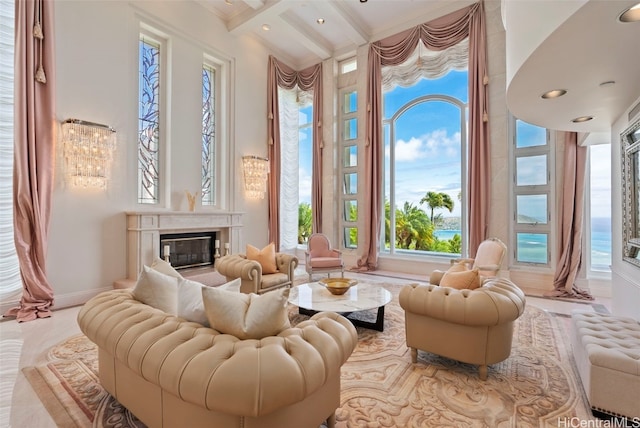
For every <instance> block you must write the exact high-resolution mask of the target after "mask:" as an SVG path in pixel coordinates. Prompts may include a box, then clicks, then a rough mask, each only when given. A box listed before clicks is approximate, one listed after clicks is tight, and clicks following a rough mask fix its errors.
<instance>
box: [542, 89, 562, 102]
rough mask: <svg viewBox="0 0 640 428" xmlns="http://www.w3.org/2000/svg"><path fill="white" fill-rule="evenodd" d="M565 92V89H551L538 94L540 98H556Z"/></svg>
mask: <svg viewBox="0 0 640 428" xmlns="http://www.w3.org/2000/svg"><path fill="white" fill-rule="evenodd" d="M566 93H567V90H566V89H552V90H551V91H547V92H545V93H544V94H542V95H540V96H541V97H542V98H544V99H545V100H546V99H550V98H558V97H561V96H563V95H564V94H566Z"/></svg>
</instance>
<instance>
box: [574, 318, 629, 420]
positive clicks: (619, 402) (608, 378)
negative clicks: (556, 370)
mask: <svg viewBox="0 0 640 428" xmlns="http://www.w3.org/2000/svg"><path fill="white" fill-rule="evenodd" d="M571 324H572V335H571V345H572V348H573V356H574V358H575V360H576V366H577V368H578V373H579V374H580V379H581V380H582V386H583V387H584V391H585V393H586V394H587V399H588V400H589V404H590V405H591V409H593V410H595V411H596V412H601V413H605V414H607V415H613V416H626V417H628V418H635V419H634V420H635V421H640V323H638V322H637V321H636V320H634V319H631V318H625V317H619V316H615V315H610V314H602V313H597V312H586V311H579V310H574V311H573V312H572V313H571Z"/></svg>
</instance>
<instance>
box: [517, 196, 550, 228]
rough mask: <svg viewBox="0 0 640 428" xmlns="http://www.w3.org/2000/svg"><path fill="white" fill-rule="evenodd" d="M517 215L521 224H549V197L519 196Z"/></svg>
mask: <svg viewBox="0 0 640 428" xmlns="http://www.w3.org/2000/svg"><path fill="white" fill-rule="evenodd" d="M516 200H517V207H516V210H517V211H516V213H517V217H518V220H517V221H518V223H520V224H547V217H548V216H547V195H546V194H545V195H518V196H517V197H516Z"/></svg>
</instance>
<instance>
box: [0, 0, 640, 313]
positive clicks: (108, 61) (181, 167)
mask: <svg viewBox="0 0 640 428" xmlns="http://www.w3.org/2000/svg"><path fill="white" fill-rule="evenodd" d="M257 3H263V2H257ZM275 3H279V2H275ZM370 3H373V1H372V2H370ZM471 3H472V2H469V1H466V2H453V3H451V2H450V3H449V4H447V5H446V6H445V5H442V7H440V8H434V9H435V10H434V11H432V12H431V13H429V14H425V15H421V16H415V17H412V20H411V22H405V23H404V24H403V25H400V26H397V27H395V28H384V29H383V30H380V31H375V32H374V33H373V34H371V35H370V39H368V40H366V43H363V44H362V45H361V46H358V47H356V48H354V49H353V50H352V51H350V52H346V51H345V52H339V53H338V55H337V56H333V55H332V56H331V57H330V58H328V59H324V58H323V59H322V62H323V65H324V81H325V87H324V92H323V94H324V95H325V100H333V99H335V98H336V96H337V88H336V87H335V86H334V85H333V84H332V82H334V80H335V79H336V77H335V76H334V74H333V70H334V68H336V67H337V64H338V62H339V60H342V59H344V58H348V57H350V56H351V57H353V56H355V57H356V58H357V61H358V65H359V68H358V73H359V75H358V76H359V77H358V85H362V86H359V87H362V88H363V90H362V93H364V86H365V77H366V74H365V73H366V71H365V68H364V67H360V66H361V65H364V64H367V54H368V43H369V42H371V41H375V40H378V39H379V38H381V37H385V36H388V35H391V34H394V33H395V32H398V31H401V30H404V29H406V28H409V27H410V26H411V25H417V24H419V23H423V22H428V21H430V20H432V19H434V18H436V17H438V16H440V15H441V14H445V13H449V12H452V11H454V10H457V9H459V8H461V7H464V6H466V5H469V4H471ZM576 3H579V2H576ZM584 3H594V1H591V2H584ZM612 3H613V4H619V7H617V6H616V7H615V9H616V11H617V12H616V13H619V12H621V11H622V10H623V9H624V8H625V7H628V6H629V5H630V4H631V3H632V2H612ZM359 6H362V7H366V6H367V4H366V2H365V3H364V4H361V5H359ZM575 7H577V6H575ZM612 7H613V6H612ZM617 9H620V10H619V11H618V10H617ZM54 11H55V55H56V66H55V70H54V71H53V72H51V76H52V77H51V79H52V80H53V81H55V87H56V99H55V106H56V116H57V119H58V120H59V121H60V122H62V121H64V120H65V119H68V118H78V119H82V120H87V121H91V122H97V123H103V124H108V125H109V126H111V127H113V128H114V129H115V130H116V141H117V144H116V149H115V153H114V160H113V165H112V171H111V178H110V181H109V183H108V187H107V189H106V190H105V191H94V190H86V189H75V188H72V187H71V186H69V184H68V183H67V182H66V181H65V172H64V170H63V165H64V159H63V153H62V150H61V145H60V147H58V148H59V149H60V150H57V151H56V173H55V183H54V192H53V197H52V198H53V199H52V208H51V223H50V232H49V240H48V252H47V258H46V261H47V277H48V279H49V281H50V283H51V284H52V287H53V289H54V294H55V306H54V307H53V309H54V310H58V309H62V308H66V307H72V306H76V305H81V304H83V303H84V302H86V301H87V300H88V299H89V298H91V297H93V296H94V295H96V294H98V293H99V292H101V291H105V290H108V289H111V288H112V286H113V283H114V282H116V281H118V280H121V279H123V278H127V277H128V276H129V273H128V263H129V258H128V257H127V254H126V248H127V245H128V244H127V217H126V214H125V213H127V212H171V211H178V212H185V213H188V212H189V209H188V202H187V198H186V194H185V190H188V191H191V192H193V191H195V190H197V189H200V187H201V176H200V161H201V154H200V148H201V146H200V142H201V127H200V117H201V105H200V104H199V101H200V99H199V97H200V92H199V91H200V84H201V80H200V74H199V72H200V70H201V66H202V61H203V56H206V57H209V58H215V59H216V60H218V61H220V62H219V64H220V65H221V66H222V68H221V69H222V70H224V74H223V76H225V78H226V79H227V80H225V81H224V87H225V88H227V91H226V92H225V93H224V94H221V95H222V96H223V98H222V99H221V100H220V103H221V108H222V112H221V123H222V126H221V127H220V129H219V138H220V139H221V140H222V141H223V142H225V144H224V145H222V150H221V151H220V152H219V153H217V155H218V158H219V164H218V166H219V169H220V172H219V174H220V175H219V177H220V187H219V193H218V196H219V198H220V201H221V203H220V206H219V207H216V208H210V207H203V206H202V205H200V204H198V205H197V206H196V212H197V213H207V212H215V211H216V210H219V211H224V212H233V213H242V227H241V228H240V231H239V232H238V233H237V234H236V235H234V237H233V238H231V237H230V238H229V240H230V241H231V243H232V248H231V251H232V252H234V253H235V252H242V251H243V250H244V247H245V245H246V244H253V245H256V246H258V247H263V246H265V245H267V244H268V242H269V234H268V218H269V215H270V214H269V204H268V198H265V199H248V198H246V197H245V189H244V178H243V171H242V161H241V159H242V157H243V156H246V155H257V156H262V157H267V156H268V150H269V147H268V138H267V135H268V111H267V102H266V96H267V95H266V94H267V85H268V80H267V74H268V62H269V56H270V55H274V56H275V57H277V58H279V59H280V60H282V61H283V62H285V63H287V62H289V63H290V65H291V66H294V67H295V68H296V69H302V68H305V67H307V66H311V65H313V64H314V62H308V60H306V59H303V60H301V61H300V62H299V63H297V62H295V60H294V59H292V58H289V57H288V56H286V55H285V54H284V53H283V52H280V51H278V50H276V49H274V48H272V47H267V45H265V44H263V43H262V42H261V41H260V39H259V38H257V37H256V36H254V35H253V34H252V33H250V32H247V33H242V31H241V30H238V29H236V30H234V31H229V27H230V26H229V23H228V22H225V20H224V19H223V18H221V17H220V16H219V15H217V14H215V13H214V12H213V11H212V10H210V9H209V8H207V7H205V6H204V5H203V3H202V2H195V1H194V2H191V1H184V2H172V1H167V2H138V1H135V2H120V1H98V0H94V1H58V2H55V7H54ZM485 11H486V16H487V20H486V21H487V22H486V24H487V28H486V33H487V52H488V53H487V57H488V78H489V82H490V83H489V113H488V116H489V117H488V120H489V123H490V141H491V164H492V169H491V173H492V176H491V186H492V187H491V195H492V196H491V197H492V199H491V206H492V209H491V215H490V217H489V219H488V227H487V236H496V237H499V238H501V239H502V240H503V241H505V242H508V243H510V242H513V240H512V236H511V231H510V228H509V227H510V226H509V225H510V224H511V223H510V219H511V210H510V206H511V205H510V204H511V202H510V199H509V198H510V187H509V182H510V180H509V169H508V167H507V166H508V163H509V148H508V147H509V138H510V136H509V132H508V125H507V124H508V121H509V112H510V109H512V108H513V109H521V110H519V111H520V112H522V114H521V116H522V117H523V118H524V119H527V117H525V116H524V114H526V113H527V110H526V109H524V107H523V106H522V105H521V104H522V101H518V100H514V99H513V98H514V97H517V96H518V95H519V94H522V95H521V96H522V97H524V94H523V93H522V91H523V90H524V89H523V88H522V86H523V85H524V86H526V85H530V86H534V83H533V80H528V81H527V79H533V78H534V77H535V75H536V69H538V70H540V69H543V68H548V67H551V65H550V64H549V63H548V62H547V61H548V59H546V58H544V59H543V60H542V63H540V62H536V61H540V60H539V59H538V58H537V55H539V54H536V55H533V54H532V55H530V56H526V57H525V58H519V59H518V58H516V60H515V61H516V62H515V63H513V62H512V61H514V60H513V57H511V56H510V54H512V53H513V51H512V49H513V44H514V43H517V42H518V41H519V40H518V39H523V38H525V37H526V36H529V35H530V34H532V33H534V34H538V33H537V32H532V31H525V30H524V29H523V30H522V32H521V33H522V34H521V33H520V32H519V31H516V30H511V28H514V29H521V28H523V27H524V24H523V21H522V20H521V21H519V22H518V21H516V23H514V24H511V25H509V26H508V28H509V30H507V31H505V29H504V26H503V18H502V16H501V13H502V11H501V2H499V1H485ZM521 19H522V17H521ZM552 24H553V23H550V25H551V26H552V27H553V25H552ZM529 25H539V22H538V21H535V20H534V19H533V18H532V19H531V22H530V23H529ZM558 25H559V23H558ZM620 25H622V24H620ZM628 25H635V26H636V27H637V26H638V24H628ZM535 28H537V27H535ZM149 29H152V30H153V31H155V32H156V33H154V34H156V35H157V34H160V35H163V36H164V38H165V39H166V40H167V41H169V43H168V47H169V51H168V52H170V60H169V62H168V63H167V64H166V73H167V74H166V84H167V88H168V90H167V93H166V99H165V100H164V101H163V102H164V106H165V108H166V110H165V113H164V118H165V120H166V125H165V127H164V128H163V129H164V132H165V133H166V138H165V140H164V142H163V144H164V146H163V148H164V149H165V150H166V155H165V157H164V158H163V159H162V161H161V177H162V179H161V183H162V184H161V188H160V193H159V201H160V203H159V204H158V205H156V206H153V207H149V206H146V205H143V204H138V203H137V200H138V195H137V192H138V188H137V186H136V184H135V183H136V180H137V168H138V164H137V147H136V142H137V140H138V121H137V111H136V109H137V96H138V77H139V75H138V43H139V39H140V33H141V31H142V32H144V31H148V30H149ZM547 31H548V33H552V32H553V31H552V30H547ZM540 33H542V35H540V37H543V38H544V37H545V36H546V35H548V34H547V33H546V32H543V31H541V32H540ZM558 33H561V32H558ZM558 33H556V34H558ZM636 33H637V30H636ZM580 37H581V35H580V34H573V35H572V40H575V39H579V38H580ZM602 37H604V35H603V36H602ZM534 38H535V37H534ZM520 41H521V40H520ZM531 43H533V44H535V41H534V42H531ZM611 44H612V45H615V44H617V41H615V40H613V41H611ZM520 46H521V48H520V49H521V50H520V55H524V53H522V52H525V51H526V49H525V48H523V47H522V45H520ZM515 49H518V48H515ZM529 49H530V51H532V50H533V49H534V48H533V47H531V46H530V47H529ZM621 51H622V52H626V53H625V55H626V56H630V55H628V54H629V53H630V52H631V51H632V47H630V46H629V47H627V48H626V50H625V49H622V50H621ZM632 59H633V60H635V62H636V63H637V62H638V58H637V57H636V58H633V57H632ZM518 60H519V63H518ZM593 61H597V59H594V60H593ZM315 62H320V61H315ZM514 64H517V65H514ZM556 65H557V67H558V71H557V73H558V74H561V72H560V70H564V71H563V72H570V71H571V67H570V65H567V64H560V63H557V64H553V66H556ZM520 66H521V67H522V69H520ZM594 67H595V65H594ZM587 68H588V66H587V65H585V64H584V63H583V64H580V69H578V70H573V71H574V73H575V74H578V73H582V70H585V69H587ZM610 68H611V70H612V71H613V70H615V69H616V64H611V67H610ZM194 70H196V71H197V72H198V74H194ZM516 70H519V72H518V73H523V74H522V75H519V74H518V73H516V72H515V71H516ZM567 70H568V71H567ZM53 76H55V77H53ZM523 76H524V77H523ZM600 77H601V76H598V78H600ZM611 78H612V77H606V78H604V79H603V80H608V79H611ZM512 79H513V81H512ZM523 79H524V82H526V83H523ZM616 80H617V79H616ZM636 80H637V79H636ZM545 83H546V82H545ZM565 84H567V85H568V84H569V83H568V82H567V83H565ZM619 84H620V85H623V84H627V85H628V86H625V87H626V89H624V90H623V91H624V92H625V93H626V95H627V97H628V98H627V100H628V101H627V102H626V104H625V105H624V107H623V108H622V109H621V110H620V109H618V110H616V111H615V113H616V114H615V116H612V117H610V118H609V119H608V120H609V122H608V123H607V124H606V126H607V127H608V128H607V130H606V131H604V132H603V131H602V128H588V127H584V128H575V127H574V124H568V125H567V127H566V128H564V129H562V130H578V131H579V132H585V133H586V132H591V131H592V130H593V132H592V135H594V136H595V135H596V134H598V135H602V134H603V133H604V134H605V136H606V137H608V139H609V141H610V143H611V171H612V186H611V190H612V200H611V216H612V230H611V242H612V254H611V257H612V263H611V273H610V278H607V277H605V278H604V279H603V278H590V277H588V276H587V275H585V276H584V277H582V278H580V281H579V282H580V284H581V285H582V286H584V287H585V288H588V289H590V290H591V291H592V293H593V294H594V295H595V296H596V298H597V297H599V296H600V297H604V298H607V299H610V301H611V311H612V313H614V314H616V315H621V316H628V317H633V318H636V319H638V317H639V315H638V311H637V306H638V304H640V281H639V280H638V268H637V266H635V265H633V264H631V263H628V262H626V261H624V260H623V257H622V249H623V241H622V239H623V233H622V231H623V223H622V207H623V203H622V189H621V186H620V183H621V162H620V159H621V157H622V153H621V147H620V144H618V143H619V140H620V137H619V136H620V134H621V133H622V132H623V130H624V129H626V128H627V127H628V126H629V125H630V124H631V123H632V122H633V121H634V120H637V115H636V118H635V119H634V117H630V115H629V113H630V112H631V110H632V109H633V107H634V106H635V105H636V104H637V103H638V100H639V99H640V98H639V96H640V88H638V83H637V82H626V83H625V82H623V81H620V82H619ZM511 85H513V86H511ZM508 88H510V89H508ZM549 89H552V88H549ZM510 91H514V92H510ZM538 95H539V94H538ZM193 100H196V101H198V102H194V101H193ZM363 102H364V100H363ZM530 103H531V104H535V106H536V107H537V110H545V109H547V108H548V107H547V106H546V105H541V104H539V101H538V100H536V101H535V103H534V102H533V101H530ZM512 105H513V107H512ZM566 108H567V109H569V108H574V109H575V106H573V107H571V106H569V105H567V106H566ZM333 114H334V111H333V102H331V101H325V117H332V115H333ZM514 114H515V111H514ZM583 114H589V112H584V113H583ZM531 115H532V116H531V120H533V119H535V120H537V121H539V123H540V124H542V125H546V123H545V122H544V119H541V118H540V117H538V113H537V112H531ZM576 116H578V115H576ZM602 116H605V115H602ZM554 119H555V118H554ZM552 125H555V123H554V122H549V125H548V126H549V128H550V129H554V130H555V129H561V128H559V127H557V126H552ZM587 126H588V125H587ZM581 129H583V130H585V131H581ZM595 130H597V132H596V131H595ZM323 132H324V142H325V149H324V169H323V177H324V178H323V180H324V181H325V186H324V193H323V211H322V219H323V229H324V230H325V232H327V233H328V234H329V236H330V238H331V241H332V242H334V243H336V245H338V243H339V242H341V239H340V235H339V233H338V229H339V228H338V218H337V217H338V215H337V212H338V203H339V201H338V199H337V197H336V196H335V192H334V190H335V189H336V188H339V187H340V185H339V184H338V183H340V181H339V179H338V177H336V176H335V175H334V163H335V162H334V157H335V150H336V146H335V141H334V140H335V138H334V134H335V132H334V130H333V128H332V127H330V126H325V127H324V130H323ZM557 150H558V152H561V151H562V145H561V144H560V143H559V146H558V149H557ZM556 159H557V160H558V161H557V165H556V176H557V177H561V176H562V173H563V171H564V169H563V167H562V165H561V164H560V162H559V160H560V159H562V156H561V155H559V154H558V156H556ZM554 184H555V188H556V190H561V188H562V184H561V182H560V181H559V179H558V181H557V182H556V183H554ZM556 197H557V198H558V199H560V198H561V197H562V196H561V192H560V191H558V193H557V194H556ZM558 245H559V244H557V243H555V242H554V243H552V245H551V246H552V247H555V246H558ZM554 251H559V250H558V249H557V248H555V249H554ZM344 254H345V260H346V262H347V265H348V266H355V265H356V263H357V260H358V258H359V257H360V256H361V255H362V250H361V249H356V250H351V249H345V251H344ZM447 263H448V259H433V258H425V259H420V260H419V261H418V262H417V261H416V259H415V258H411V257H409V258H406V257H405V258H403V257H391V256H387V255H381V256H380V258H379V270H380V271H385V272H394V273H395V274H397V275H399V276H402V275H414V276H422V277H424V278H427V276H428V274H429V273H430V272H431V271H432V270H434V269H438V268H439V269H442V268H445V267H446V266H447ZM503 274H504V275H507V276H509V277H510V278H511V279H512V280H513V281H514V282H515V283H517V284H519V285H521V286H522V288H524V289H527V290H529V291H530V292H531V293H533V294H537V295H541V294H543V293H544V292H548V291H551V290H552V289H553V274H554V271H553V269H552V268H551V267H548V268H544V269H539V268H532V269H528V268H526V267H515V266H512V265H511V264H510V263H509V262H507V263H506V266H505V268H504V271H503ZM18 299H19V295H18V298H16V297H15V296H13V298H12V299H8V300H5V299H3V300H2V301H1V302H0V306H1V307H2V309H3V313H4V312H6V310H7V309H9V308H10V307H13V306H15V304H16V302H17V300H18ZM54 317H55V313H54ZM35 322H36V323H37V322H38V321H35Z"/></svg>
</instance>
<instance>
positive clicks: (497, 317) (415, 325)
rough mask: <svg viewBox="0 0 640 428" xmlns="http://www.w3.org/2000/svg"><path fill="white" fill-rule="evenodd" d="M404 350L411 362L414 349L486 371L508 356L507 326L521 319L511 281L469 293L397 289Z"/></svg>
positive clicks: (495, 281) (521, 300)
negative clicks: (403, 324) (403, 317)
mask: <svg viewBox="0 0 640 428" xmlns="http://www.w3.org/2000/svg"><path fill="white" fill-rule="evenodd" d="M399 299H400V306H401V307H402V308H403V309H404V311H405V331H406V340H407V346H409V347H410V348H411V359H412V360H413V362H414V363H415V362H417V358H418V349H421V350H423V351H427V352H431V353H433V354H437V355H441V356H443V357H447V358H452V359H455V360H458V361H462V362H464V363H469V364H477V365H479V375H480V378H481V379H483V380H484V379H486V378H487V366H488V365H490V364H495V363H498V362H500V361H502V360H505V359H506V358H508V357H509V355H510V354H511V340H512V336H513V322H514V321H515V320H516V319H517V318H518V317H520V315H522V313H523V312H524V308H525V296H524V293H523V292H522V290H520V288H518V287H517V286H516V285H515V284H514V283H513V282H511V281H509V280H508V279H504V278H492V279H488V280H486V281H485V282H484V284H483V285H482V286H481V287H480V288H476V289H475V290H457V289H454V288H449V287H439V286H437V285H432V284H429V285H416V284H412V285H406V286H404V287H403V288H402V289H401V290H400V297H399Z"/></svg>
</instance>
